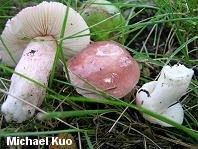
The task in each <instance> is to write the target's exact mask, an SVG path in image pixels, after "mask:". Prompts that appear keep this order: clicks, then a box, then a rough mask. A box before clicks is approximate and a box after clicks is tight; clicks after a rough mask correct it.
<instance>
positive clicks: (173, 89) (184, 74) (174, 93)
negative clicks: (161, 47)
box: [136, 65, 194, 121]
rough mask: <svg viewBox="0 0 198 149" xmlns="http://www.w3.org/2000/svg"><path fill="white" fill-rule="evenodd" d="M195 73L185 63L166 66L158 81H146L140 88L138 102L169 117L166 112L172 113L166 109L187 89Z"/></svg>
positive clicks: (139, 104)
mask: <svg viewBox="0 0 198 149" xmlns="http://www.w3.org/2000/svg"><path fill="white" fill-rule="evenodd" d="M193 73H194V71H193V70H192V69H188V68H186V67H185V66H184V65H174V66H172V67H171V66H164V67H163V69H162V71H161V75H160V77H159V79H158V81H151V82H149V83H146V84H144V85H143V86H142V87H141V88H140V89H139V90H138V92H137V94H136V104H137V105H138V106H141V107H143V108H146V109H148V110H151V111H153V112H156V113H158V114H161V115H164V116H165V117H167V118H169V116H166V114H164V113H171V112H167V111H166V110H167V109H168V108H169V109H170V107H169V106H171V105H172V104H173V103H175V102H176V101H177V100H178V99H179V98H180V97H181V96H182V95H183V93H184V92H185V91H186V89H187V88H188V86H189V84H190V81H191V78H192V76H193ZM143 116H145V114H143ZM172 116H173V115H172ZM174 117H175V116H174ZM182 121H183V119H182Z"/></svg>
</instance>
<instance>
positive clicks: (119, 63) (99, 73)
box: [67, 41, 140, 98]
mask: <svg viewBox="0 0 198 149" xmlns="http://www.w3.org/2000/svg"><path fill="white" fill-rule="evenodd" d="M67 67H68V69H69V70H70V71H71V72H73V73H75V74H76V75H79V76H80V77H82V78H83V79H85V80H86V81H88V82H89V83H91V84H92V85H94V86H95V87H97V88H99V89H100V90H103V91H105V92H107V93H108V94H110V95H112V96H114V97H116V98H121V97H123V96H125V95H126V94H128V93H129V92H130V91H131V90H132V89H133V88H134V86H135V85H136V84H137V82H138V80H139V77H140V69H139V66H138V64H137V62H136V61H135V60H134V59H133V58H132V57H131V55H130V54H129V52H128V51H127V50H126V49H124V48H123V47H122V46H120V45H118V44H116V43H115V42H107V41H101V42H95V43H93V44H91V45H88V46H87V47H86V48H85V49H84V50H82V51H81V52H80V53H79V54H77V55H76V56H74V57H73V58H71V59H70V60H68V61H67ZM73 73H70V79H71V83H73V84H75V85H77V86H81V87H84V88H90V89H93V88H92V87H90V86H89V85H88V84H87V83H85V82H84V81H82V80H80V79H78V78H77V77H76V76H75V75H73ZM76 90H77V92H78V93H80V94H82V95H83V96H85V97H89V98H102V97H101V96H99V95H97V94H94V93H91V92H88V91H85V90H81V89H76Z"/></svg>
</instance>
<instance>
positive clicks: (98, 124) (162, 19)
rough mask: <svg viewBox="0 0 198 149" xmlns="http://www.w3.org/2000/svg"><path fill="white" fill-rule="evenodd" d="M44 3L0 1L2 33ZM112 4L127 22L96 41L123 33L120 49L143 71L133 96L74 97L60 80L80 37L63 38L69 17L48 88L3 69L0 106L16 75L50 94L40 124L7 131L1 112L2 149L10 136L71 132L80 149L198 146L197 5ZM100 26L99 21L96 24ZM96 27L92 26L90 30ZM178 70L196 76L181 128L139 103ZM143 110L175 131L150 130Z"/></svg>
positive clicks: (120, 0) (119, 0) (156, 0)
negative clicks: (163, 75)
mask: <svg viewBox="0 0 198 149" xmlns="http://www.w3.org/2000/svg"><path fill="white" fill-rule="evenodd" d="M40 2H41V1H39V0H33V1H31V3H30V2H28V1H25V0H19V1H16V2H14V1H11V0H10V1H4V0H2V1H0V34H1V32H2V30H3V28H4V25H5V23H6V21H7V19H9V18H11V17H12V16H14V15H15V14H16V13H17V12H18V11H19V10H21V9H22V8H24V7H27V6H31V5H34V4H37V3H40ZM59 2H62V3H64V4H67V5H70V6H71V7H73V8H74V9H75V10H78V8H79V6H80V5H82V1H79V0H75V1H71V0H68V1H66V0H65V1H64V0H62V1H59ZM112 2H114V3H113V5H115V6H119V10H120V11H121V13H123V14H125V15H124V16H125V19H126V22H123V25H122V26H119V27H117V28H113V29H109V30H104V31H95V32H92V33H91V34H98V33H102V32H114V31H119V32H120V34H119V35H117V37H119V36H122V37H124V36H125V35H127V36H128V38H127V40H126V42H125V43H123V41H124V40H122V41H121V43H120V44H122V45H123V46H124V47H125V48H126V49H127V50H128V51H130V53H131V54H132V55H133V56H134V58H135V59H136V60H137V62H138V64H139V65H140V67H141V78H140V80H139V82H138V84H137V85H136V87H135V89H134V90H133V91H132V94H131V95H128V96H126V97H125V98H123V99H116V98H114V97H112V96H110V95H108V94H106V93H105V92H103V91H101V90H100V89H97V90H96V91H93V90H92V91H93V92H95V93H97V94H100V95H102V96H104V97H106V98H107V100H95V99H88V98H84V97H82V96H80V95H79V94H77V93H76V92H75V90H74V88H75V87H77V88H80V87H78V86H75V85H73V84H71V83H70V81H69V80H68V81H67V80H66V77H65V76H64V75H62V74H61V75H56V69H55V68H56V63H57V61H58V57H59V56H60V57H62V58H63V52H62V47H61V45H62V41H64V40H67V39H68V38H77V36H78V35H77V34H76V35H72V36H70V37H63V33H64V30H65V29H66V28H65V25H64V24H66V21H67V11H66V14H65V16H66V17H65V20H64V22H63V26H62V32H61V35H60V40H59V41H58V50H57V53H56V58H55V62H54V65H53V69H52V72H51V76H50V79H49V86H48V87H46V86H44V85H42V84H40V83H39V82H36V81H35V80H32V79H30V78H27V77H26V76H23V75H21V74H19V73H17V72H15V71H13V69H12V68H8V67H7V66H5V65H4V64H3V63H2V62H1V63H0V70H1V72H0V105H2V103H3V101H4V99H5V96H6V94H7V92H6V90H7V88H9V85H10V82H9V78H10V76H11V74H12V73H15V74H17V75H19V76H21V77H24V78H26V79H28V80H30V81H32V82H34V83H36V84H38V85H40V86H42V87H43V88H45V89H46V90H47V94H46V100H45V101H44V102H43V104H42V105H41V107H39V108H37V110H38V111H39V112H40V113H42V114H40V117H39V119H37V117H36V116H35V117H33V118H32V119H31V120H27V121H25V122H23V123H21V124H16V123H10V124H8V123H6V122H5V120H4V119H3V115H2V113H0V124H1V125H0V148H5V140H4V137H5V136H34V137H35V136H38V137H43V136H45V137H46V136H55V135H56V134H59V133H71V134H72V135H73V136H74V137H75V138H76V140H77V144H78V140H80V145H79V146H80V147H82V148H83V149H84V148H89V149H92V148H99V147H100V148H120V147H124V148H171V149H176V148H197V147H198V107H197V106H198V88H197V87H198V83H197V82H198V81H197V79H198V77H197V73H198V67H197V61H198V52H197V50H198V49H197V45H198V43H197V38H198V36H197V35H198V28H197V24H198V18H197V17H198V11H197V8H198V3H197V1H196V0H192V1H182V0H176V1H165V0H153V1H143V0H139V1H132V0H129V1H127V0H115V1H112ZM109 19H110V18H107V19H106V20H104V21H108V20H109ZM100 23H102V22H99V23H98V24H100ZM95 25H97V24H95ZM92 27H94V26H90V27H89V28H92ZM152 27H153V30H152V29H151V28H152ZM160 31H161V32H160ZM171 35H172V36H173V38H171ZM115 39H116V37H112V38H111V39H109V40H115ZM8 50H9V49H8ZM175 63H181V64H184V65H186V66H187V67H189V68H193V69H194V71H195V75H194V76H193V79H192V82H191V84H190V86H189V88H188V90H187V92H186V94H185V95H184V96H182V98H181V99H180V101H181V103H182V105H183V108H184V110H185V118H184V123H183V125H179V124H177V123H175V122H172V121H170V120H168V119H166V118H164V117H162V116H159V115H157V114H155V113H153V112H150V111H148V110H146V109H142V108H140V107H137V106H135V104H134V99H135V93H136V91H137V89H139V88H140V87H141V86H142V85H143V84H144V83H146V82H149V81H151V80H155V78H156V77H157V75H158V74H159V72H160V70H161V68H162V67H163V66H164V65H167V64H175ZM63 64H64V67H65V70H66V73H67V76H68V72H67V66H66V60H63ZM145 70H147V73H145ZM81 89H84V88H81ZM19 100H20V99H19ZM139 111H140V112H144V113H146V114H149V115H151V116H153V117H155V118H158V119H160V120H162V121H165V122H167V123H169V124H171V125H173V126H175V127H174V128H165V127H161V126H158V125H154V124H151V123H149V122H148V121H145V120H144V119H143V118H142V116H141V114H140V113H139ZM42 149H44V147H42Z"/></svg>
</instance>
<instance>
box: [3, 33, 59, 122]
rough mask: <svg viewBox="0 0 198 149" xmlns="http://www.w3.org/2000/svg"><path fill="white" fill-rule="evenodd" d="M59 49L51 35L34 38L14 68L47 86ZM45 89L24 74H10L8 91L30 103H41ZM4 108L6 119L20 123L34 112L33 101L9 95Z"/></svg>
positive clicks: (37, 104) (36, 104)
mask: <svg viewBox="0 0 198 149" xmlns="http://www.w3.org/2000/svg"><path fill="white" fill-rule="evenodd" d="M56 49H57V43H56V42H55V41H54V39H53V37H51V36H46V37H37V38H35V39H33V40H32V41H31V42H30V43H29V44H28V46H27V48H26V49H25V50H24V52H23V54H22V56H21V59H20V61H19V62H18V64H17V66H16V68H15V71H16V72H18V73H20V74H22V75H24V76H27V77H29V78H31V79H33V80H35V81H37V82H39V83H41V84H43V85H45V86H47V85H48V79H49V75H50V72H51V69H52V65H53V62H54V57H55V54H56ZM45 92H46V90H45V89H44V88H43V87H41V86H39V85H37V84H35V83H33V82H31V81H29V80H27V79H25V78H23V77H20V76H18V75H16V74H13V75H12V77H11V85H10V89H9V94H11V95H13V96H15V97H19V98H22V99H24V100H26V101H27V102H29V103H30V104H33V105H35V106H40V105H41V103H42V102H43V100H44V96H45ZM1 110H2V112H3V113H4V114H5V119H6V121H7V122H11V121H16V122H18V123H21V122H22V121H24V120H27V119H29V118H31V117H32V116H33V115H34V113H35V108H33V107H32V106H31V105H28V104H26V103H23V102H22V101H19V100H17V99H15V98H13V97H12V96H9V95H8V97H7V99H6V101H5V102H4V103H3V105H2V108H1Z"/></svg>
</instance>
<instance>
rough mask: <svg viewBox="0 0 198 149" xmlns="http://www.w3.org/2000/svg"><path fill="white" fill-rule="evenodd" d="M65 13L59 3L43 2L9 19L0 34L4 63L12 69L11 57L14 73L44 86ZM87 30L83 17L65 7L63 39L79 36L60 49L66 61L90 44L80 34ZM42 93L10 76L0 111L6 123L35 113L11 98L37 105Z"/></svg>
mask: <svg viewBox="0 0 198 149" xmlns="http://www.w3.org/2000/svg"><path fill="white" fill-rule="evenodd" d="M66 10H67V7H66V6H65V5H63V4H61V3H58V2H42V3H40V4H39V5H37V6H33V7H28V8H25V9H23V10H22V11H21V12H19V13H18V14H17V15H16V16H15V17H13V18H12V19H11V20H8V22H7V24H6V27H5V29H4V31H3V33H2V35H1V37H2V39H3V41H4V43H5V45H6V47H7V49H8V51H7V50H6V48H5V47H4V46H3V44H0V47H1V48H2V49H3V50H2V51H1V52H2V55H3V62H4V64H5V65H7V66H12V67H15V63H14V62H13V61H12V58H14V60H15V61H16V62H18V64H17V65H16V68H15V71H16V72H17V73H20V74H22V75H24V76H26V77H29V78H30V79H33V80H35V81H37V82H39V83H40V84H43V85H45V86H47V85H48V79H49V75H50V72H51V69H52V65H53V63H54V57H55V54H56V49H57V45H58V40H59V38H60V33H61V30H62V25H63V21H64V18H65V14H66ZM87 28H88V26H87V24H86V23H85V21H84V20H83V18H82V17H81V16H80V15H79V14H78V13H77V12H76V11H74V10H73V9H72V8H68V17H67V23H66V30H65V32H64V37H69V36H72V35H74V34H78V35H82V37H78V38H69V39H66V40H63V42H62V50H63V53H64V56H65V58H66V59H69V58H71V57H72V56H73V55H75V54H76V53H78V52H79V51H80V50H81V49H83V48H84V47H86V45H88V44H89V42H90V37H89V36H83V34H89V30H86V29H87ZM24 49H25V50H24ZM11 56H12V58H11ZM45 92H46V90H45V89H44V88H43V87H41V86H39V85H37V84H35V83H34V82H32V81H30V80H27V79H25V78H24V77H21V76H19V75H17V74H13V75H12V77H11V85H10V89H9V94H8V96H7V99H6V101H5V102H4V103H3V105H2V108H1V110H2V112H3V113H4V115H5V119H6V121H7V122H11V121H16V122H18V123H21V122H23V121H25V120H27V119H29V118H31V117H32V116H33V115H34V113H35V108H33V107H32V106H31V105H28V104H26V103H23V102H22V101H19V100H17V99H16V98H14V97H18V98H21V99H23V100H26V101H27V102H29V103H30V104H32V105H35V106H40V105H41V103H42V101H43V100H44V96H45ZM13 96H14V97H13Z"/></svg>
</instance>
